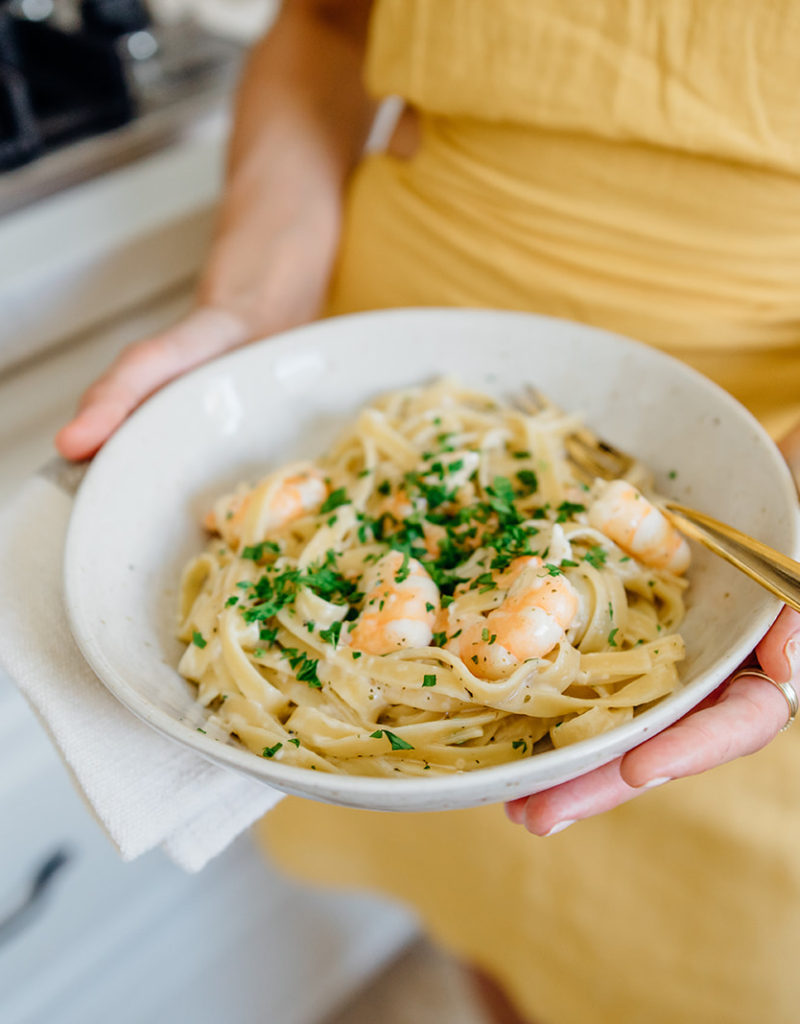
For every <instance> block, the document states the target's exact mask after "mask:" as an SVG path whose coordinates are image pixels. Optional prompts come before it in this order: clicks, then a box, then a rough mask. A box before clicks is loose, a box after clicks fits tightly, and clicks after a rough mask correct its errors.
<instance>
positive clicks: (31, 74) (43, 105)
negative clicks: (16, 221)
mask: <svg viewBox="0 0 800 1024" xmlns="http://www.w3.org/2000/svg"><path fill="white" fill-rule="evenodd" d="M241 55H242V47H241V46H240V45H239V44H238V43H236V42H234V41H232V40H230V39H226V38H224V37H222V36H220V35H217V34H214V33H211V32H209V31H207V30H206V29H204V28H203V27H202V26H201V25H200V24H198V23H197V22H196V21H194V20H192V19H191V18H184V19H183V20H181V21H180V22H178V23H177V24H169V23H163V22H160V21H159V20H157V19H156V18H154V16H153V14H152V13H151V11H150V8H149V7H148V6H147V4H146V3H145V2H144V0H0V214H2V213H3V212H8V211H10V210H15V209H19V208H20V207H22V206H24V205H26V204H28V203H30V202H32V201H34V200H36V199H40V198H42V197H43V196H46V195H50V194H53V193H54V192H56V191H59V190H61V189H63V188H66V187H68V186H70V185H74V184H76V183H78V182H81V181H85V180H87V179H89V178H91V177H93V176H95V175H97V174H99V173H102V172H104V171H108V170H109V169H111V168H114V167H119V166H121V165H122V164H124V163H126V162H129V161H131V160H134V159H137V158H140V157H141V156H143V155H144V154H146V153H149V152H154V151H155V150H157V149H159V148H161V147H163V146H165V145H168V144H169V143H170V142H171V141H173V140H175V139H176V138H179V137H180V136H181V135H183V134H185V133H186V132H187V131H190V130H192V128H193V127H194V126H195V125H196V124H197V122H198V121H201V120H203V119H207V118H208V117H209V116H212V115H213V114H214V113H215V112H216V111H218V110H219V109H220V107H221V106H222V105H225V104H227V102H228V98H229V95H230V92H231V88H232V85H233V82H234V81H235V79H236V76H237V73H238V69H239V65H240V61H241Z"/></svg>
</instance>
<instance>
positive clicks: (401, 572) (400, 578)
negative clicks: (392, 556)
mask: <svg viewBox="0 0 800 1024" xmlns="http://www.w3.org/2000/svg"><path fill="white" fill-rule="evenodd" d="M410 575H411V570H410V569H409V567H408V552H407V551H404V552H403V563H402V565H401V566H400V568H399V569H398V570H397V572H396V573H395V576H394V581H395V583H405V581H406V580H407V579H408V577H409V576H410Z"/></svg>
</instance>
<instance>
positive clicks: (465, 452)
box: [179, 381, 688, 776]
mask: <svg viewBox="0 0 800 1024" xmlns="http://www.w3.org/2000/svg"><path fill="white" fill-rule="evenodd" d="M578 426H579V424H578V422H577V420H576V419H575V418H574V417H570V416H568V415H565V414H564V413H562V412H560V411H559V410H557V409H555V408H548V409H547V410H546V411H543V412H537V413H535V414H527V413H525V412H522V411H519V410H517V409H514V408H511V407H507V406H502V405H500V404H499V403H497V402H496V401H495V400H494V399H492V398H490V397H488V396H486V395H483V394H480V393H476V392H473V391H469V390H465V389H463V388H461V387H459V386H457V385H455V384H453V383H452V382H448V381H443V382H438V383H436V384H434V385H432V386H430V387H425V388H418V389H413V390H406V391H398V392H395V393H392V394H389V395H387V396H385V397H383V398H381V399H380V400H379V401H377V402H375V403H374V404H373V405H371V406H370V407H368V408H365V409H363V410H362V411H361V413H360V414H359V415H358V417H357V419H356V420H355V422H354V423H353V424H352V426H351V427H350V429H349V430H347V432H346V433H345V434H344V435H343V436H342V437H341V438H340V440H339V441H338V442H337V443H336V444H335V445H334V447H333V448H332V449H331V450H330V451H329V452H327V453H326V454H325V455H322V456H320V457H319V458H318V459H316V460H315V461H313V462H296V463H293V464H291V465H287V466H283V467H282V468H280V469H278V470H276V471H275V472H273V473H271V474H270V475H268V476H267V477H265V478H264V479H263V480H261V481H259V482H258V483H256V484H255V485H242V486H240V487H239V488H238V489H237V490H236V491H235V492H234V493H232V494H227V495H224V496H222V497H221V498H220V499H219V500H218V501H217V502H216V503H215V505H214V508H213V509H212V510H211V511H210V512H209V515H208V517H207V520H206V525H207V527H208V528H209V530H210V531H211V532H212V534H213V537H212V540H211V543H210V544H209V546H208V549H207V550H206V551H205V552H204V553H203V554H201V555H200V556H198V557H196V558H194V559H193V560H192V561H191V563H190V564H189V565H188V566H187V568H186V570H185V572H184V576H183V581H182V587H181V613H180V614H181V625H180V633H179V635H180V638H181V639H182V640H183V641H185V642H186V644H187V647H186V651H185V653H184V655H183V657H182V659H181V662H180V672H181V673H182V674H183V675H184V676H185V677H186V678H187V679H189V680H191V681H192V682H194V683H196V684H197V687H198V695H199V700H200V702H201V703H202V705H203V706H204V707H206V708H207V709H208V723H207V725H206V730H205V731H207V732H209V733H210V734H211V735H215V736H218V737H220V738H223V739H224V738H226V737H228V736H234V737H238V739H239V740H240V741H241V742H242V743H243V744H245V746H247V747H248V748H249V749H250V750H252V751H253V752H254V753H255V754H257V755H258V756H261V757H265V758H268V759H274V760H275V761H281V762H284V763H287V764H292V765H297V766H301V767H305V768H308V769H314V770H319V771H327V772H347V773H354V774H363V775H379V776H388V775H394V774H398V773H399V774H402V775H405V776H416V775H419V776H425V775H426V773H431V772H460V771H469V770H473V769H476V768H481V767H485V766H488V765H495V764H500V763H503V762H507V761H512V760H515V759H518V758H523V757H528V756H531V755H532V754H535V753H536V752H537V751H538V750H540V749H544V748H549V747H551V746H556V747H561V746H564V745H566V744H569V743H574V742H576V741H577V740H581V739H585V738H587V737H590V736H594V735H597V734H598V733H602V732H605V731H606V730H608V729H611V728H613V727H614V726H616V725H618V724H620V723H622V722H625V721H627V720H629V719H630V718H631V717H632V716H633V714H634V713H635V711H636V710H637V709H641V708H644V707H646V706H648V705H649V704H651V703H652V702H653V701H656V700H659V699H660V698H662V697H664V696H666V695H667V694H669V693H671V692H672V691H673V690H674V689H675V687H676V686H677V684H678V674H677V670H676V664H677V662H678V661H680V659H681V658H682V657H683V655H684V645H683V642H682V640H681V637H680V635H679V634H678V633H677V632H676V630H677V627H678V625H679V624H680V621H681V619H682V617H683V614H684V608H683V601H682V594H683V591H684V589H685V587H686V581H685V579H684V578H683V576H682V573H683V572H684V571H685V569H686V567H687V565H688V549H687V547H686V542H685V541H684V540H683V539H682V538H681V537H680V536H679V535H678V534H677V533H676V532H675V531H674V530H673V529H672V527H671V526H670V525H669V524H668V523H667V522H666V520H665V519H664V517H663V516H662V515H661V513H660V512H659V511H658V510H657V508H656V507H655V505H654V504H653V503H652V502H651V501H650V500H649V499H648V498H647V497H645V496H644V494H643V493H642V490H646V482H645V476H644V474H643V472H639V473H638V476H637V477H636V479H635V480H633V481H632V482H631V481H613V482H611V483H609V482H606V481H599V480H596V481H590V480H586V479H584V478H582V476H581V473H580V472H579V470H578V468H577V467H576V466H574V465H573V464H572V463H571V462H570V460H569V459H568V458H567V456H566V454H565V447H564V439H565V437H566V436H568V435H569V434H570V433H571V432H572V431H574V430H575V429H576V428H577V427H578ZM634 475H636V474H634ZM634 483H635V484H637V485H638V486H634ZM640 488H641V489H640Z"/></svg>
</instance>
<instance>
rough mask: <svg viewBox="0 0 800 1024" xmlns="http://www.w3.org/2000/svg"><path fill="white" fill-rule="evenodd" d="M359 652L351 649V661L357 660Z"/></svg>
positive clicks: (359, 655)
mask: <svg viewBox="0 0 800 1024" xmlns="http://www.w3.org/2000/svg"><path fill="white" fill-rule="evenodd" d="M361 653H362V652H361V651H353V654H352V658H353V661H358V659H359V658H360V657H361Z"/></svg>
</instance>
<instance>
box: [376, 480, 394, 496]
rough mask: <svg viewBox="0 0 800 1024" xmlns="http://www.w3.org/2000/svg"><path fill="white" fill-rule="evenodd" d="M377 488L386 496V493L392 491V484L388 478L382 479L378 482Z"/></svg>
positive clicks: (379, 492)
mask: <svg viewBox="0 0 800 1024" xmlns="http://www.w3.org/2000/svg"><path fill="white" fill-rule="evenodd" d="M375 490H376V491H377V492H378V494H382V495H384V497H385V496H386V495H388V494H390V493H391V490H392V485H391V484H390V483H389V481H388V480H381V482H380V483H379V484H378V486H377V487H376V488H375Z"/></svg>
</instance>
